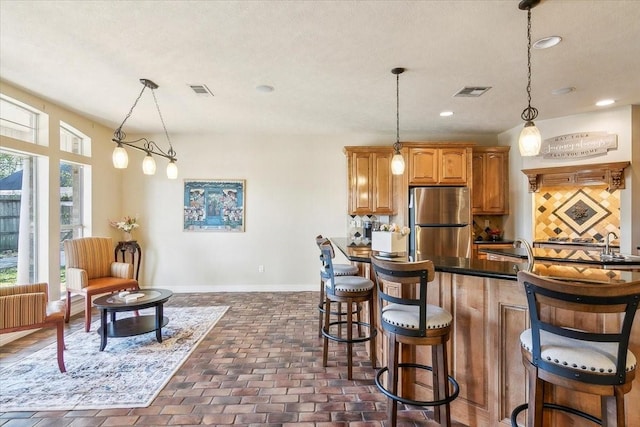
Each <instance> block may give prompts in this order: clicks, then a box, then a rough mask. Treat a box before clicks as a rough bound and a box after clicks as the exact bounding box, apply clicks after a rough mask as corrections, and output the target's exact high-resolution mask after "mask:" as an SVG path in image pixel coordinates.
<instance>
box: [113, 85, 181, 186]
mask: <svg viewBox="0 0 640 427" xmlns="http://www.w3.org/2000/svg"><path fill="white" fill-rule="evenodd" d="M140 83H142V85H143V87H142V90H141V91H140V94H139V95H138V97H137V98H136V100H135V102H134V103H133V106H131V109H130V110H129V113H128V114H127V116H126V117H125V118H124V120H123V121H122V123H121V124H120V126H118V129H116V130H115V131H114V132H113V138H112V141H113V142H115V143H116V144H118V145H117V146H116V148H115V149H114V150H113V155H112V160H113V166H114V167H115V168H117V169H126V168H127V166H128V164H129V156H128V155H127V151H126V150H125V149H124V146H127V147H130V148H135V149H136V150H140V151H144V152H145V153H147V155H146V156H145V158H144V160H143V161H142V171H143V173H144V174H145V175H153V174H155V173H156V161H155V159H154V158H153V156H154V155H155V156H160V157H164V158H165V159H168V160H169V164H168V165H167V177H168V178H169V179H176V178H177V177H178V166H176V162H177V161H178V159H177V158H176V152H175V151H174V149H173V146H172V145H171V139H170V138H169V133H168V132H167V127H166V126H165V124H164V119H163V118H162V113H161V112H160V107H159V106H158V100H157V99H156V93H155V92H154V90H155V89H157V88H158V85H157V84H155V83H154V82H152V81H151V80H149V79H140ZM147 88H149V89H151V93H152V94H153V100H154V102H155V104H156V109H157V110H158V115H159V116H160V121H161V122H162V127H163V129H164V134H165V136H166V137H167V141H168V142H169V149H168V150H167V151H166V152H165V151H163V150H162V149H161V148H160V147H159V146H158V144H156V143H155V142H154V141H151V140H149V139H147V138H140V139H136V140H134V141H125V138H126V137H127V135H126V134H125V133H124V131H123V130H122V127H123V126H124V124H125V123H126V122H127V120H128V119H129V117H131V113H133V109H134V108H136V105H138V101H139V100H140V98H141V97H142V94H143V93H144V91H145V90H146V89H147ZM138 143H141V145H136V144H138Z"/></svg>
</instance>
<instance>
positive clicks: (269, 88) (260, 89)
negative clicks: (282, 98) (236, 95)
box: [256, 85, 274, 93]
mask: <svg viewBox="0 0 640 427" xmlns="http://www.w3.org/2000/svg"><path fill="white" fill-rule="evenodd" d="M256 90H257V91H258V92H263V93H269V92H273V90H274V89H273V86H269V85H260V86H256Z"/></svg>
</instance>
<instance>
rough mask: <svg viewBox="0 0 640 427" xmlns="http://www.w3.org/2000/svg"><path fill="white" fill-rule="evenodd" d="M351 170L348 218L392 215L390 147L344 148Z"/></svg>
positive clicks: (349, 174)
mask: <svg viewBox="0 0 640 427" xmlns="http://www.w3.org/2000/svg"><path fill="white" fill-rule="evenodd" d="M345 154H346V155H347V164H348V165H347V168H348V186H349V214H350V215H370V214H379V215H392V214H394V213H395V210H394V206H393V175H392V174H391V158H392V157H393V149H392V148H391V147H345Z"/></svg>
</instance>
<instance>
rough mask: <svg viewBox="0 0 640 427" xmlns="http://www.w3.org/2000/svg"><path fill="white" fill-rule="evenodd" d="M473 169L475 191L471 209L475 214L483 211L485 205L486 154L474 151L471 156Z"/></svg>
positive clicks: (472, 196) (472, 195)
mask: <svg viewBox="0 0 640 427" xmlns="http://www.w3.org/2000/svg"><path fill="white" fill-rule="evenodd" d="M471 170H472V171H473V172H472V181H471V182H472V183H473V191H472V193H471V211H472V213H474V214H478V213H482V208H483V206H484V174H485V171H484V155H483V154H482V153H473V156H472V157H471Z"/></svg>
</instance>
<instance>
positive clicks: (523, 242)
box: [513, 237, 534, 271]
mask: <svg viewBox="0 0 640 427" xmlns="http://www.w3.org/2000/svg"><path fill="white" fill-rule="evenodd" d="M520 246H522V247H524V249H525V250H526V251H527V261H528V262H529V266H528V267H527V271H533V263H534V258H533V249H531V245H530V244H529V242H527V241H526V240H525V239H522V238H520V237H518V238H517V239H515V240H514V241H513V247H514V248H518V247H520Z"/></svg>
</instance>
